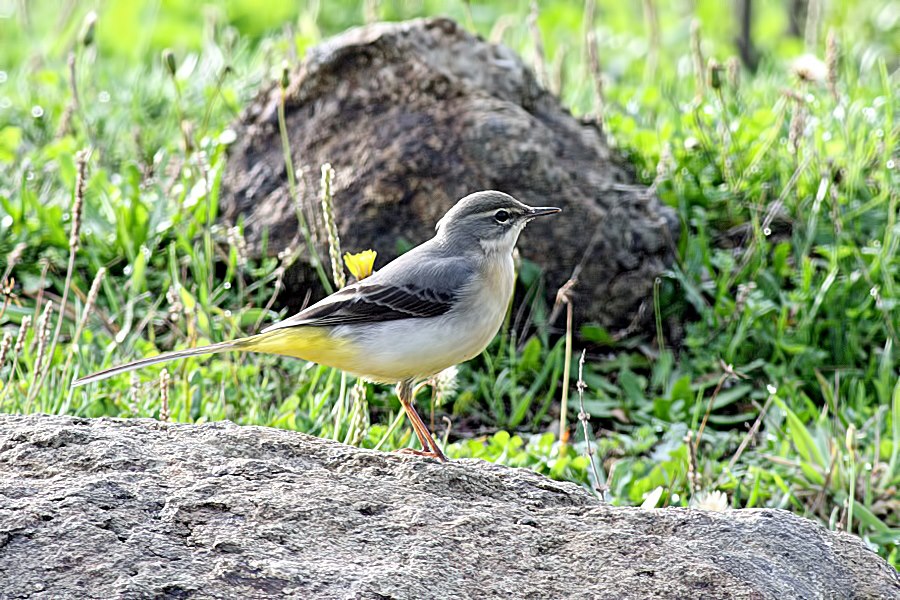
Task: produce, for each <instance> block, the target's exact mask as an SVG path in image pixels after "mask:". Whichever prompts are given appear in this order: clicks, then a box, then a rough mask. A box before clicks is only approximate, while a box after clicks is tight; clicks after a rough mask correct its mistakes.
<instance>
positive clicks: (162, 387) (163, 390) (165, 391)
mask: <svg viewBox="0 0 900 600" xmlns="http://www.w3.org/2000/svg"><path fill="white" fill-rule="evenodd" d="M169 381H170V377H169V371H168V369H163V370H162V372H160V374H159V420H160V421H168V420H169Z"/></svg>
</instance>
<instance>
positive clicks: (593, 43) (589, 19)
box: [584, 0, 606, 124]
mask: <svg viewBox="0 0 900 600" xmlns="http://www.w3.org/2000/svg"><path fill="white" fill-rule="evenodd" d="M596 8H597V6H596V0H587V2H585V5H584V27H585V30H584V46H585V48H586V49H587V55H588V68H589V69H590V71H591V72H590V75H591V79H592V80H593V82H594V98H595V100H596V102H597V105H596V107H595V112H596V113H597V114H596V117H597V121H599V122H600V123H601V124H602V123H603V116H604V113H605V112H606V98H605V92H604V90H603V71H602V70H601V68H600V55H599V50H598V49H597V33H596V32H595V31H594V13H595V11H596Z"/></svg>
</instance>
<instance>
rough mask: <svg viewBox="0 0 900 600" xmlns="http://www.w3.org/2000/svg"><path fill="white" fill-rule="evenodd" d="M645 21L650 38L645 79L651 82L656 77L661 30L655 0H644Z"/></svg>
mask: <svg viewBox="0 0 900 600" xmlns="http://www.w3.org/2000/svg"><path fill="white" fill-rule="evenodd" d="M643 6H644V21H646V23H647V34H648V37H649V39H650V43H649V46H648V48H647V62H646V66H645V67H644V81H646V82H648V83H650V82H653V81H654V80H655V78H656V66H657V64H658V63H659V48H660V45H661V43H660V32H659V12H658V11H657V10H656V3H655V2H654V1H653V0H643Z"/></svg>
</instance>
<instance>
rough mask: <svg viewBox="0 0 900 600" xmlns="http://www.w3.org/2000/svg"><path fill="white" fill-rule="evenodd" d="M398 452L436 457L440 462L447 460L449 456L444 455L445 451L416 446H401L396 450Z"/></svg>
mask: <svg viewBox="0 0 900 600" xmlns="http://www.w3.org/2000/svg"><path fill="white" fill-rule="evenodd" d="M394 452H396V453H397V454H412V455H413V456H422V457H425V458H436V459H437V460H439V461H440V462H447V457H446V456H444V453H443V452H431V451H427V452H426V451H425V450H416V449H415V448H400V449H399V450H394Z"/></svg>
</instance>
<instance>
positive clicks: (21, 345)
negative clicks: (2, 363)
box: [0, 315, 31, 407]
mask: <svg viewBox="0 0 900 600" xmlns="http://www.w3.org/2000/svg"><path fill="white" fill-rule="evenodd" d="M30 328H31V316H29V315H25V316H24V317H22V324H21V325H19V334H18V335H17V336H16V344H15V346H13V354H12V357H13V359H12V367H11V368H10V370H9V379H8V380H7V382H6V385H4V386H3V389H2V390H0V407H2V406H3V401H4V400H5V399H6V394H8V393H9V388H11V387H12V382H13V378H15V376H16V366H17V365H18V364H19V357H20V356H21V355H22V351H23V350H25V337H26V336H27V335H28V330H29V329H30Z"/></svg>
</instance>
